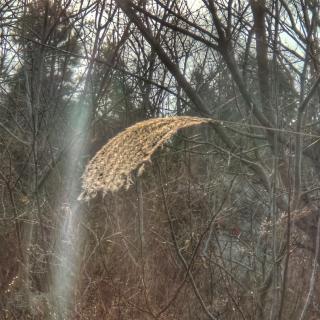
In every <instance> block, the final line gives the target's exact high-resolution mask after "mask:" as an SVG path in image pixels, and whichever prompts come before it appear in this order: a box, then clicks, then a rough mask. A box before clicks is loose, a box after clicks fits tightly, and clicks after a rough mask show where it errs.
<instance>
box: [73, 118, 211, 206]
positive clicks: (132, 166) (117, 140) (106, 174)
mask: <svg viewBox="0 0 320 320" xmlns="http://www.w3.org/2000/svg"><path fill="white" fill-rule="evenodd" d="M209 122H212V120H211V119H206V118H198V117H187V116H183V117H182V116H181V117H167V118H155V119H150V120H145V121H142V122H139V123H137V124H135V125H133V126H131V127H129V128H127V129H125V130H124V131H123V132H121V133H119V134H118V135H116V136H115V137H114V138H112V139H111V140H109V141H108V142H107V143H106V144H105V145H104V146H103V147H102V148H101V150H100V151H98V153H97V154H96V155H95V156H94V157H93V159H92V160H91V161H90V162H89V164H88V165H87V167H86V170H85V172H84V175H83V190H84V191H83V193H82V194H81V195H80V197H79V199H84V200H89V199H90V198H94V197H95V196H96V194H97V193H98V192H99V191H101V192H102V193H103V194H106V193H107V192H116V191H118V190H120V189H121V188H123V187H125V188H127V189H128V188H129V186H130V185H131V184H132V174H133V173H134V172H136V171H137V172H138V175H141V174H142V172H143V170H144V166H145V163H146V162H148V161H149V162H150V161H151V156H152V155H153V153H154V152H155V151H156V150H157V149H158V148H159V147H160V146H162V145H163V144H164V143H165V142H166V141H167V140H169V139H170V138H171V137H172V136H173V135H174V134H175V133H176V132H177V131H178V130H179V129H182V128H187V127H191V126H196V125H200V124H204V123H209Z"/></svg>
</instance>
